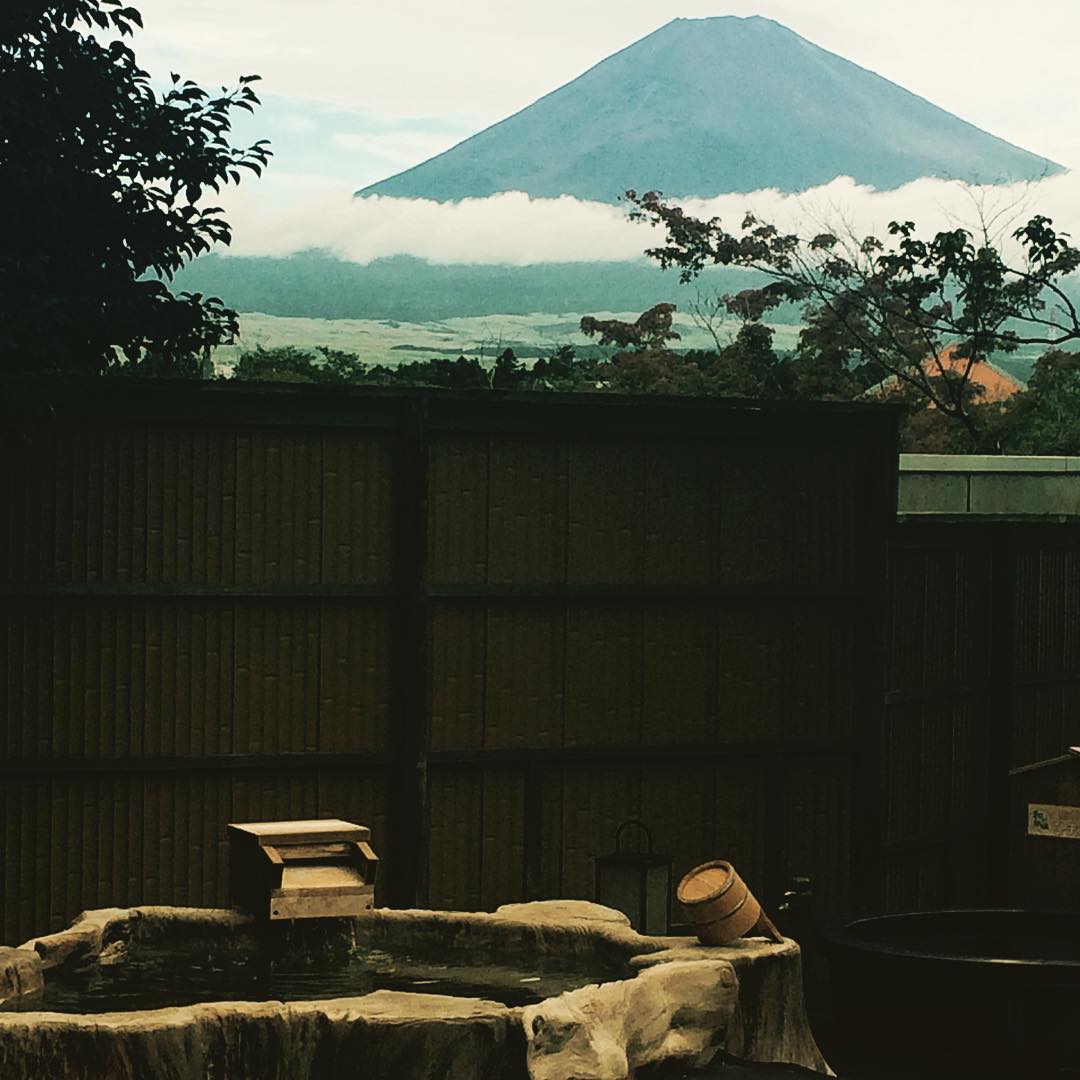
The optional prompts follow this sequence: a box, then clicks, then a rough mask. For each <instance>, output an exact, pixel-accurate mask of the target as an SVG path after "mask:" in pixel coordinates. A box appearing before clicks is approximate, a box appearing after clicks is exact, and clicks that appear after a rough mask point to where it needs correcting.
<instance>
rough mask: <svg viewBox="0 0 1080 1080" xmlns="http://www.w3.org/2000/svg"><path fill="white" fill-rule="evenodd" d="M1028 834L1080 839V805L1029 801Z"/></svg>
mask: <svg viewBox="0 0 1080 1080" xmlns="http://www.w3.org/2000/svg"><path fill="white" fill-rule="evenodd" d="M1027 834H1028V836H1049V837H1055V838H1057V839H1059V840H1061V839H1063V840H1080V806H1052V805H1050V804H1049V803H1028V817H1027Z"/></svg>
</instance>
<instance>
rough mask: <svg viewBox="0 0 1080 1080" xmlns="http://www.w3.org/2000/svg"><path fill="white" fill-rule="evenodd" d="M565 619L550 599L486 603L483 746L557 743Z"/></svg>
mask: <svg viewBox="0 0 1080 1080" xmlns="http://www.w3.org/2000/svg"><path fill="white" fill-rule="evenodd" d="M566 624H567V618H566V614H565V611H564V610H563V609H561V608H553V607H551V606H550V605H544V606H538V605H532V606H526V605H521V604H514V605H512V606H510V605H507V606H501V605H500V606H492V607H489V608H488V611H487V627H486V640H487V648H486V650H485V656H486V660H487V667H486V671H485V695H484V696H485V709H484V732H483V745H484V746H486V747H491V748H511V747H526V746H528V747H555V746H561V745H562V742H563V713H564V709H565V705H566V696H565V692H564V684H565V679H566V664H567V660H566V633H567V630H566Z"/></svg>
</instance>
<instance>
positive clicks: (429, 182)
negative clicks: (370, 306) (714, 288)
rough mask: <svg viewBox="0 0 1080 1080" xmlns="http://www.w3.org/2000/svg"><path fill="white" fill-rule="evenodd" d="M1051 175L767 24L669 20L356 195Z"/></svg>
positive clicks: (716, 190) (455, 195)
mask: <svg viewBox="0 0 1080 1080" xmlns="http://www.w3.org/2000/svg"><path fill="white" fill-rule="evenodd" d="M916 47H917V46H916ZM1060 171H1061V166H1059V165H1057V164H1055V163H1054V162H1051V161H1047V160H1046V159H1044V158H1041V157H1038V156H1037V155H1035V154H1031V153H1029V152H1028V151H1026V150H1022V149H1020V148H1019V147H1016V146H1013V145H1012V144H1011V143H1007V142H1005V141H1003V140H1002V139H998V138H996V137H995V136H993V135H989V134H987V133H986V132H985V131H982V130H981V129H979V128H977V127H974V126H973V125H972V124H969V123H966V122H965V121H963V120H961V119H959V118H958V117H956V116H953V115H952V114H951V113H948V112H946V111H945V110H943V109H940V108H938V107H937V106H936V105H932V104H931V103H930V102H928V101H926V100H925V99H924V98H921V97H918V96H917V95H915V94H912V93H910V92H909V91H907V90H905V89H903V88H902V87H900V86H897V85H896V84H895V83H892V82H889V81H888V80H887V79H883V78H882V77H881V76H879V75H876V74H874V73H873V72H872V71H867V70H866V69H865V68H861V67H859V66H858V65H857V64H853V63H851V62H850V61H848V60H845V59H843V57H840V56H837V55H836V54H835V53H831V52H827V51H826V50H825V49H821V48H819V47H818V46H816V45H813V44H811V43H810V42H809V41H807V40H806V39H805V38H802V37H800V36H799V35H798V34H796V33H794V32H793V31H791V30H788V29H787V28H786V27H784V26H781V25H780V24H779V23H776V22H773V21H772V20H771V19H764V18H760V17H757V16H755V17H752V18H746V19H743V18H737V17H735V16H724V17H721V18H711V19H675V20H674V21H672V22H670V23H668V24H667V25H666V26H663V27H661V28H660V29H659V30H657V31H656V32H655V33H652V34H650V35H649V36H648V37H645V38H643V39H642V40H641V41H638V42H636V43H634V44H633V45H630V46H629V47H628V48H626V49H623V50H622V51H621V52H618V53H615V54H614V55H613V56H609V57H608V58H607V59H606V60H603V61H601V62H600V63H599V64H597V65H596V66H595V67H593V68H591V69H589V70H588V71H587V72H585V74H583V75H581V76H580V77H579V78H577V79H575V80H574V81H573V82H570V83H567V84H566V85H565V86H562V87H560V88H559V89H557V90H555V91H553V92H552V93H550V94H548V95H546V96H545V97H543V98H541V99H540V100H539V101H537V102H535V103H534V104H532V105H530V106H529V107H528V108H526V109H523V110H522V111H521V112H519V113H516V114H514V115H513V116H511V117H509V118H508V119H506V120H503V121H501V122H500V123H498V124H495V125H493V126H492V127H489V128H486V129H485V130H484V131H481V132H479V133H478V134H477V135H474V136H472V137H471V138H469V139H466V140H465V141H464V142H461V143H459V144H458V145H457V146H455V147H453V148H452V149H450V150H447V151H446V152H445V153H442V154H439V155H438V156H437V157H434V158H431V159H430V160H429V161H425V162H424V163H423V164H421V165H417V166H416V167H415V168H412V169H409V170H407V171H405V172H402V173H399V174H397V175H396V176H392V177H390V178H389V179H387V180H383V181H381V182H379V183H377V184H372V185H371V186H370V187H366V188H364V189H363V190H362V191H360V192H358V193H357V194H358V195H372V194H379V195H394V196H402V197H413V198H426V199H437V200H439V201H447V200H456V199H462V198H466V197H469V196H486V195H491V194H493V193H495V192H498V191H525V192H528V193H529V194H530V195H533V196H537V197H540V196H545V197H553V196H558V195H564V194H565V195H575V196H577V197H578V198H581V199H592V200H597V201H601V202H612V201H614V200H615V199H616V198H617V197H618V196H619V195H621V194H622V193H623V192H624V191H625V190H626V189H627V188H636V189H637V190H638V191H645V190H649V189H659V190H661V191H663V192H664V193H665V194H666V195H668V196H671V197H678V196H686V195H700V196H711V195H716V194H720V193H723V192H734V191H755V190H758V189H760V188H767V187H776V188H780V189H781V190H782V191H803V190H805V189H807V188H810V187H815V186H817V185H819V184H824V183H828V181H830V180H832V179H834V178H835V177H836V176H841V175H846V176H852V177H854V178H855V179H856V180H857V181H859V182H861V183H866V184H871V185H873V186H874V187H876V188H879V189H887V188H894V187H898V186H899V185H901V184H904V183H907V182H908V181H910V180H915V179H918V178H919V177H924V176H939V177H946V178H950V179H960V180H966V181H970V182H979V183H997V182H1003V181H1009V180H1019V179H1033V178H1038V177H1041V176H1044V175H1049V174H1052V173H1056V172H1060Z"/></svg>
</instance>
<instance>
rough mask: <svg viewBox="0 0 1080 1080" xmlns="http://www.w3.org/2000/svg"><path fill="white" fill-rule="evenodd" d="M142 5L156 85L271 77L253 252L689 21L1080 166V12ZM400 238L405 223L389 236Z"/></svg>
mask: <svg viewBox="0 0 1080 1080" xmlns="http://www.w3.org/2000/svg"><path fill="white" fill-rule="evenodd" d="M133 2H135V3H136V6H137V7H138V8H139V10H140V11H141V12H142V14H143V17H144V21H145V24H146V27H145V30H144V31H142V32H140V33H138V34H137V36H136V38H135V42H134V47H135V51H136V55H137V57H138V58H139V61H140V63H142V64H143V66H145V67H146V68H147V69H148V70H149V71H150V72H151V74H153V75H154V76H155V77H161V78H163V77H164V76H165V75H167V73H168V72H169V71H170V70H175V71H178V72H179V73H180V74H182V75H184V76H185V77H189V78H193V79H195V80H196V81H197V82H199V83H200V84H202V85H203V86H206V87H215V86H219V85H221V84H222V83H227V84H232V83H233V82H234V81H235V78H236V77H237V76H239V75H241V74H248V73H258V74H260V75H261V76H262V77H263V81H262V83H260V84H258V85H257V89H258V91H259V93H260V94H261V96H262V97H263V99H264V105H263V107H262V108H261V109H259V110H258V111H257V113H256V115H255V117H254V118H251V119H247V118H244V120H243V121H242V123H240V124H238V125H237V135H236V138H237V140H239V139H241V138H242V139H244V140H249V139H250V140H253V139H255V138H259V137H263V136H266V137H269V138H270V139H271V141H272V144H273V149H274V152H275V159H274V162H273V163H272V166H271V169H270V170H269V172H268V174H267V177H266V178H265V179H264V180H263V181H259V182H258V184H259V188H258V190H257V191H253V190H252V188H251V184H252V181H250V180H245V181H244V184H243V185H242V187H243V188H245V189H246V190H244V192H243V198H242V199H239V201H237V200H238V198H239V194H240V193H236V194H234V195H233V196H232V200H231V201H227V203H226V206H227V208H229V209H231V208H232V207H233V206H236V207H238V211H237V212H238V213H239V216H240V219H241V222H240V223H237V222H234V224H237V241H238V242H239V243H240V244H241V245H242V244H243V242H244V240H245V236H244V230H245V228H247V229H248V230H252V229H254V230H258V229H260V228H262V229H264V231H265V222H266V220H267V219H268V216H272V215H274V214H276V215H277V218H276V220H277V221H278V223H279V224H280V225H282V226H283V227H284V226H285V218H286V217H287V216H288V214H290V213H291V214H292V216H293V219H294V221H293V225H292V226H289V227H290V228H301V227H302V225H300V224H297V221H298V220H299V219H298V218H297V214H301V212H302V211H303V213H306V215H307V217H306V218H305V219H304V220H307V219H309V218H310V217H311V207H312V205H314V204H315V203H316V202H318V201H319V200H321V199H325V198H326V197H328V196H332V197H333V199H335V200H340V199H343V198H344V197H345V193H346V192H347V190H355V189H356V188H359V187H362V186H364V185H366V184H369V183H372V182H374V181H376V180H379V179H382V178H384V177H385V176H388V175H391V174H393V173H395V172H399V171H401V170H402V169H405V168H408V167H409V166H411V165H415V164H418V163H419V162H420V161H423V160H425V159H426V158H428V157H431V156H432V155H433V154H436V153H438V152H440V151H442V150H445V149H447V148H448V147H450V146H452V145H453V144H454V143H456V142H459V141H460V140H461V139H463V138H465V137H467V136H468V135H471V134H473V133H474V132H476V131H478V130H480V129H481V128H483V127H485V126H487V125H488V124H491V123H494V122H495V121H497V120H500V119H502V118H503V117H505V116H507V115H509V114H511V113H513V112H515V111H517V110H519V109H521V108H524V107H525V106H526V105H528V104H530V103H531V102H533V101H535V100H536V99H537V98H538V97H540V96H542V95H543V94H545V93H547V92H549V91H550V90H553V89H555V88H556V87H558V86H560V85H562V84H563V83H565V82H568V81H570V80H571V79H573V78H575V77H577V76H578V75H580V74H581V73H582V72H583V71H585V70H586V69H587V68H589V67H591V66H592V65H593V64H596V63H598V62H599V61H601V60H602V59H604V58H605V57H606V56H608V55H610V54H611V53H612V52H614V51H616V50H618V49H620V48H623V47H625V46H627V45H629V44H631V43H632V42H634V41H636V40H638V39H639V38H641V37H644V36H645V35H646V34H649V33H651V32H652V31H653V30H656V29H658V28H659V27H660V26H662V25H663V24H664V23H666V22H668V21H670V20H671V19H673V18H676V17H680V16H681V17H687V18H700V17H706V16H714V15H764V16H766V17H769V18H773V19H776V20H777V21H778V22H781V23H783V24H784V25H786V26H788V27H790V28H791V29H792V30H794V31H796V32H797V33H799V34H801V35H802V36H803V37H805V38H807V39H809V40H810V41H812V42H814V43H815V44H817V45H820V46H821V47H823V48H826V49H829V50H831V51H832V52H836V53H838V54H839V55H841V56H843V57H845V58H846V59H848V60H851V61H853V62H854V63H857V64H860V65H862V66H863V67H866V68H869V69H871V70H873V71H875V72H877V73H878V74H880V75H883V76H884V77H886V78H888V79H891V80H893V81H894V82H896V83H899V84H900V85H901V86H903V87H905V88H906V89H908V90H910V91H912V92H914V93H917V94H919V95H921V96H922V97H925V98H927V99H929V100H930V101H932V102H933V103H934V104H936V105H939V106H941V107H942V108H944V109H947V110H948V111H950V112H953V113H955V114H957V115H958V116H960V117H961V118H963V119H965V120H968V121H970V122H971V123H974V124H976V125H978V126H979V127H982V128H984V129H985V130H987V131H990V132H991V133H993V134H995V135H998V136H1000V137H1001V138H1004V139H1007V140H1009V141H1010V142H1013V143H1016V144H1017V145H1019V146H1022V147H1024V148H1025V149H1028V150H1031V151H1033V152H1035V153H1037V154H1040V155H1043V156H1045V157H1048V158H1050V159H1052V160H1055V161H1058V162H1060V163H1061V164H1063V165H1066V166H1069V167H1080V64H1077V63H1075V62H1074V57H1075V56H1076V50H1077V46H1078V45H1080V0H1028V2H1026V3H1023V4H1019V3H1015V2H1013V3H1005V2H1003V0H907V2H906V3H904V4H903V5H900V4H898V3H890V4H880V3H879V4H874V3H867V2H866V0H813V2H795V0H751V2H737V0H736V2H727V3H722V2H716V3H702V2H699V0H683V2H679V3H665V2H658V0H618V2H615V0H591V2H590V0H586V2H584V3H583V2H581V0H572V2H571V0H546V2H544V3H538V2H532V3H527V4H526V3H522V2H521V0H503V2H501V3H497V4H496V3H491V2H480V0H458V2H456V3H455V2H453V0H397V2H396V3H395V2H390V3H382V4H379V5H375V4H371V3H369V2H367V0H359V2H348V0H303V2H298V0H226V2H225V3H221V0H213V2H211V0H133ZM305 204H306V206H307V210H304V209H303V207H304V205H305ZM396 213H397V218H396V219H393V220H399V219H400V218H401V210H400V208H398V209H397V211H396ZM245 215H246V216H245ZM301 216H302V214H301ZM256 219H259V220H261V221H262V222H263V224H262V225H257V224H256ZM365 222H366V224H365V227H366V228H370V227H371V226H372V222H371V220H370V214H369V215H368V218H367V219H365ZM375 224H376V225H378V223H377V222H376V223H375ZM391 227H392V220H391V219H389V218H388V219H387V220H386V222H385V227H384V228H383V230H382V231H383V234H384V235H385V232H386V228H391ZM1078 227H1080V223H1078ZM425 228H426V229H427V230H428V231H430V228H431V225H430V222H429V223H428V224H427V225H426V226H425ZM253 239H254V234H252V233H250V232H249V235H248V236H247V240H249V241H251V240H253ZM294 242H295V243H300V240H299V239H295V241H294ZM255 246H256V247H257V246H258V245H257V244H256V245H255Z"/></svg>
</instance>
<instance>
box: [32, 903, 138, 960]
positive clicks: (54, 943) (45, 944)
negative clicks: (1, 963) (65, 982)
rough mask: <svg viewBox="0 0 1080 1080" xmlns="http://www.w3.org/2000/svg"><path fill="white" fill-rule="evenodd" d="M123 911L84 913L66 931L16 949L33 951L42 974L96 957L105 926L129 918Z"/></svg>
mask: <svg viewBox="0 0 1080 1080" xmlns="http://www.w3.org/2000/svg"><path fill="white" fill-rule="evenodd" d="M130 914H131V913H130V911H129V910H128V909H126V908H97V909H96V910H94V911H84V912H83V913H82V914H81V915H80V916H79V917H78V918H77V919H76V920H75V921H74V922H73V923H72V924H71V925H70V926H69V927H68V928H67V929H66V930H60V931H58V932H57V933H55V934H45V935H44V936H42V937H36V938H31V939H30V940H29V941H26V942H24V943H23V944H22V945H20V946H19V948H20V949H33V950H34V952H36V953H37V954H38V956H40V957H41V966H42V968H44V969H45V970H46V971H49V970H51V969H52V968H54V967H60V966H61V965H63V964H66V963H67V962H68V961H69V960H71V959H74V958H82V957H85V956H96V955H97V954H98V953H99V952H100V951H101V941H102V937H103V935H104V934H105V932H106V930H107V929H108V927H109V925H110V924H112V923H114V922H117V921H121V922H122V921H124V920H125V919H127V918H128V917H130Z"/></svg>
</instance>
